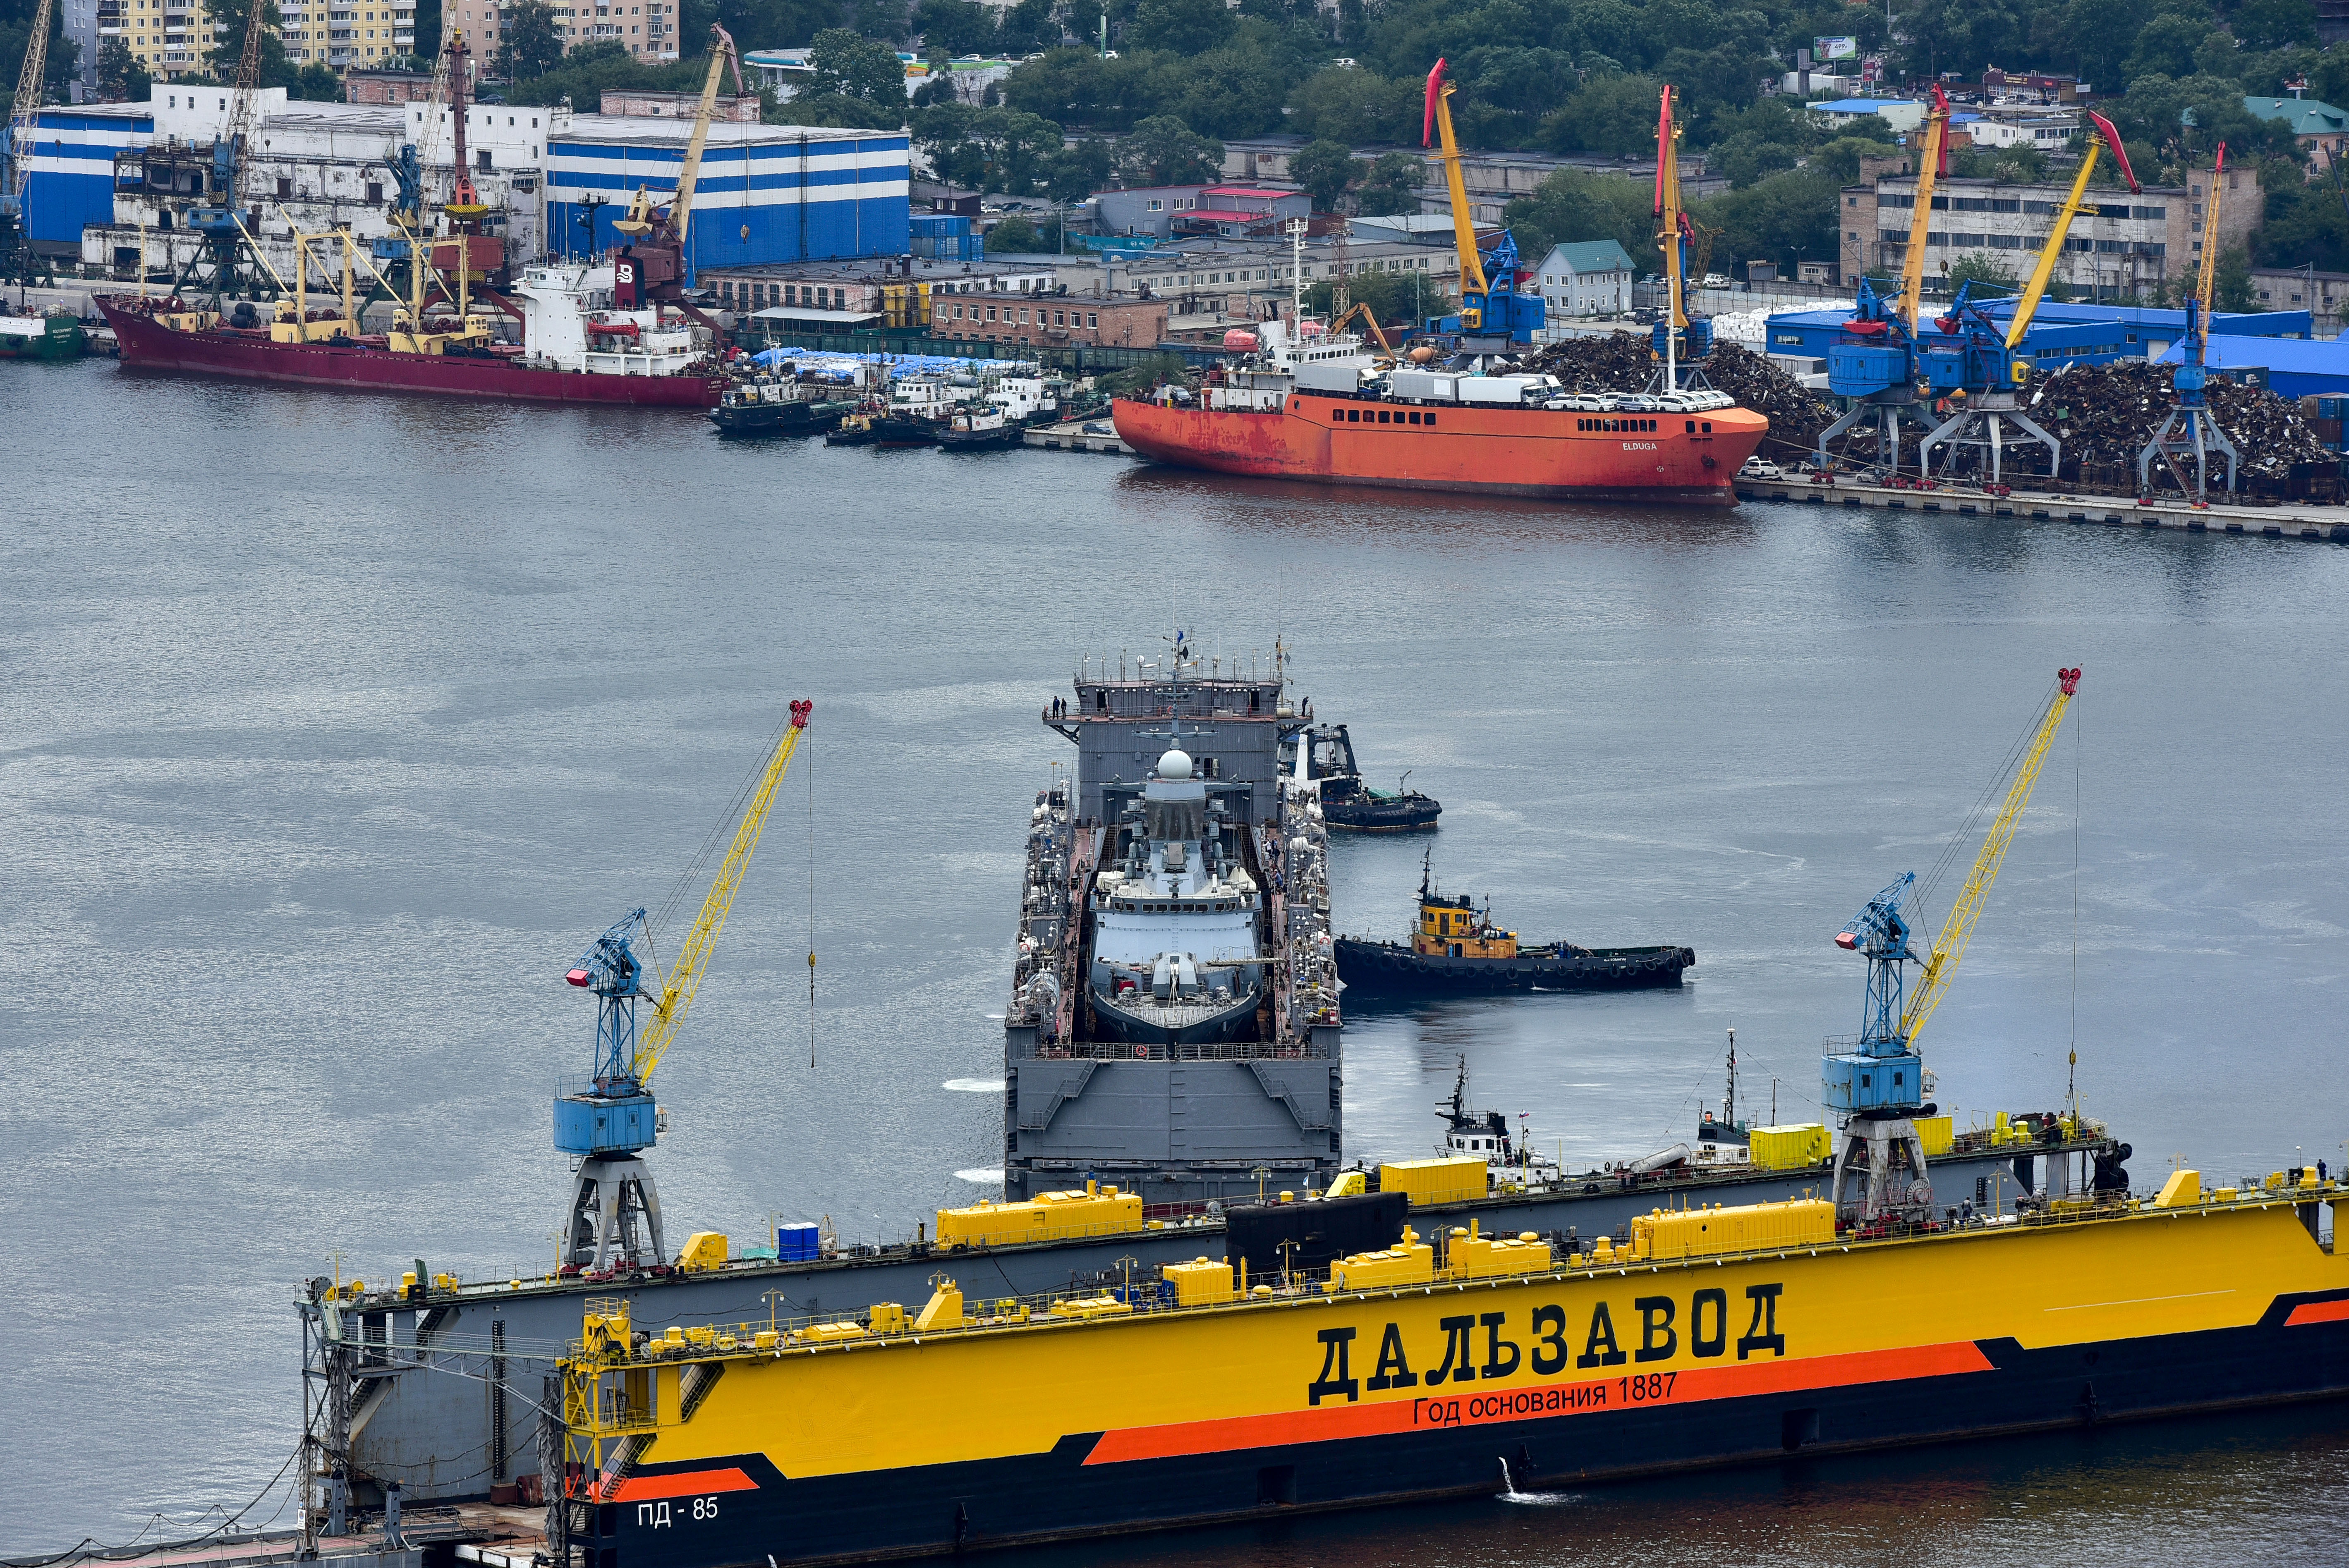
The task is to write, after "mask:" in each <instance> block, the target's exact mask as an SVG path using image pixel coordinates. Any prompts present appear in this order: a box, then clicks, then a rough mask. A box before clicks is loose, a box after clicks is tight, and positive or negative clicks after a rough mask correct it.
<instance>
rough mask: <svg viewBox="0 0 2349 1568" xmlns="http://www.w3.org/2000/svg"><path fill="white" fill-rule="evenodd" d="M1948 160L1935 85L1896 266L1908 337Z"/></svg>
mask: <svg viewBox="0 0 2349 1568" xmlns="http://www.w3.org/2000/svg"><path fill="white" fill-rule="evenodd" d="M1949 160H1950V95H1949V94H1947V93H1945V92H1943V91H1942V90H1941V89H1940V87H1939V86H1936V87H1935V88H1933V108H1932V112H1931V113H1930V114H1928V115H1927V116H1926V118H1925V139H1924V141H1923V143H1922V144H1921V146H1920V149H1919V150H1918V154H1917V195H1916V203H1917V208H1916V211H1913V212H1911V213H1910V214H1909V250H1908V253H1907V254H1906V255H1904V256H1903V257H1902V258H1901V263H1900V305H1899V309H1900V319H1901V321H1902V322H1903V323H1905V324H1906V325H1908V328H1909V336H1911V337H1914V336H1916V335H1917V316H1918V314H1919V312H1920V310H1921V309H1922V308H1923V305H1924V300H1925V241H1926V239H1927V238H1928V237H1929V234H1930V231H1931V229H1932V226H1933V181H1936V180H1938V179H1940V177H1941V176H1942V175H1943V174H1946V173H1947V172H1949V170H1948V167H1947V166H1948V163H1949Z"/></svg>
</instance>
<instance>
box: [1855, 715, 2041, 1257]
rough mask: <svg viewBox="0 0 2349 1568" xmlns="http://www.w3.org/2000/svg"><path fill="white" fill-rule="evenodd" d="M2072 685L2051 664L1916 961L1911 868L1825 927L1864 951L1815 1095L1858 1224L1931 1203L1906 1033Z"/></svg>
mask: <svg viewBox="0 0 2349 1568" xmlns="http://www.w3.org/2000/svg"><path fill="white" fill-rule="evenodd" d="M2079 689H2080V672H2079V671H2078V670H2077V669H2062V670H2057V671H2056V672H2055V689H2054V692H2053V693H2051V694H2050V695H2049V696H2048V698H2047V705H2046V707H2044V708H2042V709H2041V710H2040V713H2039V717H2038V718H2037V720H2036V721H2035V723H2036V727H2035V729H2034V731H2033V734H2032V737H2031V740H2030V743H2029V744H2028V745H2027V746H2026V747H2025V748H2023V750H2022V753H2021V756H2020V758H2019V759H2018V760H2017V761H2016V763H2015V765H2014V777H2013V780H2012V781H2011V782H2010V783H2009V784H2008V785H2007V789H2006V799H2005V800H2004V802H2003V803H2002V805H2001V806H2000V807H1999V810H1998V815H1997V816H1996V817H1995V818H1993V819H1992V821H1991V825H1990V830H1989V832H1987V833H1986V834H1984V835H1983V837H1982V849H1981V851H1980V852H1979V853H1977V854H1976V855H1975V856H1974V863H1973V869H1972V870H1971V872H1968V873H1967V875H1966V882H1965V886H1964V887H1963V888H1961V889H1960V890H1959V892H1958V897H1957V901H1956V902H1955V903H1952V904H1951V905H1950V913H1949V917H1948V919H1946V920H1945V921H1943V922H1942V923H1941V934H1940V936H1939V937H1938V938H1936V939H1935V941H1934V943H1933V950H1932V953H1931V954H1930V956H1927V957H1925V958H1921V959H1920V958H1919V957H1918V955H1917V952H1916V949H1915V948H1913V947H1912V946H1910V945H1909V936H1910V927H1909V915H1908V912H1907V909H1906V905H1907V903H1908V900H1909V893H1910V891H1911V890H1912V889H1913V888H1914V887H1915V886H1916V882H1917V873H1916V872H1901V873H1900V875H1899V877H1898V878H1897V879H1896V880H1895V881H1894V882H1892V884H1891V885H1890V886H1889V887H1887V888H1886V889H1885V890H1884V891H1883V892H1879V893H1878V894H1877V895H1876V896H1875V897H1874V898H1872V899H1869V900H1868V903H1867V904H1866V905H1865V906H1864V907H1862V908H1861V910H1860V912H1859V913H1857V914H1856V915H1854V916H1852V917H1851V921H1850V923H1849V924H1848V925H1847V927H1846V928H1845V929H1844V930H1843V931H1842V932H1840V933H1838V934H1837V936H1836V945H1837V947H1840V948H1842V949H1844V950H1845V951H1846V952H1848V953H1861V954H1866V955H1867V957H1868V1000H1867V1003H1866V1006H1864V1008H1863V1009H1862V1011H1861V1014H1860V1031H1859V1037H1858V1038H1857V1039H1853V1038H1851V1037H1848V1036H1847V1037H1843V1038H1841V1039H1832V1038H1831V1039H1829V1040H1828V1041H1827V1049H1826V1060H1825V1061H1824V1063H1823V1064H1822V1067H1821V1072H1820V1078H1821V1083H1822V1087H1823V1089H1824V1092H1823V1093H1822V1094H1821V1095H1820V1097H1819V1103H1820V1104H1821V1105H1822V1106H1824V1107H1825V1108H1826V1110H1827V1111H1828V1112H1829V1113H1830V1114H1833V1115H1837V1116H1840V1117H1842V1118H1843V1119H1844V1128H1843V1137H1842V1139H1841V1140H1839V1141H1838V1144H1837V1150H1836V1163H1835V1187H1834V1190H1833V1196H1834V1201H1835V1205H1836V1210H1837V1212H1838V1213H1840V1212H1842V1210H1843V1201H1844V1185H1845V1182H1846V1180H1847V1178H1849V1177H1850V1176H1852V1175H1853V1174H1854V1173H1855V1172H1857V1173H1860V1174H1862V1175H1864V1176H1865V1178H1866V1181H1867V1191H1866V1193H1865V1194H1864V1195H1863V1196H1862V1198H1861V1200H1860V1202H1859V1204H1858V1210H1859V1218H1860V1220H1861V1222H1863V1223H1865V1222H1871V1221H1876V1220H1880V1219H1885V1218H1888V1217H1890V1216H1893V1215H1897V1214H1901V1213H1912V1214H1913V1213H1921V1212H1925V1211H1927V1210H1929V1209H1930V1207H1931V1205H1932V1202H1933V1188H1932V1184H1931V1182H1930V1181H1928V1180H1927V1179H1926V1175H1925V1145H1924V1140H1923V1139H1922V1138H1920V1136H1919V1134H1918V1131H1917V1118H1919V1117H1920V1116H1931V1115H1932V1114H1933V1104H1932V1102H1931V1101H1930V1100H1929V1099H1926V1098H1925V1097H1926V1095H1927V1094H1928V1093H1929V1092H1930V1090H1931V1087H1932V1086H1931V1083H1930V1080H1929V1079H1928V1078H1927V1076H1926V1072H1925V1058H1924V1057H1923V1055H1922V1054H1921V1053H1920V1052H1919V1051H1918V1049H1917V1037H1918V1035H1919V1034H1920V1033H1921V1032H1922V1031H1923V1030H1924V1027H1925V1021H1926V1020H1927V1019H1928V1018H1930V1017H1931V1016H1932V1014H1933V1009H1934V1008H1935V1007H1937V1006H1940V1001H1941V997H1942V996H1943V995H1945V994H1947V992H1948V990H1949V985H1950V980H1951V976H1952V975H1955V974H1956V973H1957V969H1958V964H1959V961H1960V960H1961V959H1962V958H1963V957H1964V956H1965V951H1966V944H1967V942H1968V941H1969V940H1970V939H1971V937H1972V935H1973V930H1974V923H1975V922H1976V921H1977V920H1980V919H1981V918H1982V904H1983V903H1984V902H1985V901H1986V900H1987V899H1988V898H1989V897H1990V890H1991V886H1992V883H1994V882H1997V881H1998V871H1999V867H2000V866H2002V864H2004V863H2005V861H2006V848H2007V845H2008V844H2009V843H2011V842H2012V841H2013V839H2014V828H2015V824H2016V822H2017V821H2019V820H2021V818H2022V816H2023V807H2024V806H2025V805H2026V804H2028V803H2029V801H2030V799H2031V788H2032V786H2033V784H2035V783H2037V782H2038V781H2039V769H2040V768H2041V766H2042V765H2043V764H2044V763H2045V762H2046V760H2047V748H2048V747H2049V746H2050V745H2052V744H2053V743H2054V739H2055V731H2056V729H2057V728H2058V727H2060V726H2061V725H2062V724H2063V722H2064V709H2065V708H2066V707H2070V706H2071V701H2072V697H2073V695H2074V694H2075V693H2076V692H2077V691H2078V690H2079ZM1908 964H1922V965H1924V973H1923V974H1922V975H1920V976H1919V977H1918V981H1917V986H1916V989H1915V990H1914V991H1912V992H1909V993H1908V994H1907V995H1906V996H1905V997H1904V995H1903V994H1902V993H1903V988H1904V984H1905V978H1906V975H1907V971H1906V970H1905V969H1904V968H1903V967H1902V965H1908Z"/></svg>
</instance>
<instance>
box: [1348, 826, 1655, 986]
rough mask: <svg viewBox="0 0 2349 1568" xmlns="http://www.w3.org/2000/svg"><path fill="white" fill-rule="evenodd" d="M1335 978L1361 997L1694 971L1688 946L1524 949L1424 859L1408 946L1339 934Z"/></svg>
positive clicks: (1639, 982)
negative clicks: (1449, 889) (1444, 888)
mask: <svg viewBox="0 0 2349 1568" xmlns="http://www.w3.org/2000/svg"><path fill="white" fill-rule="evenodd" d="M1335 947H1336V951H1337V957H1338V976H1339V978H1340V981H1342V982H1343V983H1344V985H1346V987H1347V989H1348V990H1350V991H1354V992H1358V993H1359V994H1360V995H1364V996H1374V995H1385V996H1447V995H1472V994H1478V993H1489V992H1496V991H1633V990H1644V989H1649V988H1651V987H1659V986H1666V985H1679V984H1680V983H1681V974H1682V971H1683V970H1686V969H1690V968H1692V967H1694V966H1695V964H1696V950H1695V949H1693V948H1689V947H1577V946H1576V945H1574V944H1572V943H1570V942H1551V943H1546V944H1542V945H1540V946H1537V947H1527V946H1526V945H1524V944H1522V943H1520V942H1519V941H1518V940H1517V934H1516V932H1514V931H1506V930H1504V929H1502V928H1501V927H1499V926H1497V925H1495V924H1494V923H1493V910H1492V903H1491V901H1490V900H1487V901H1486V903H1485V907H1484V908H1483V909H1482V910H1479V909H1478V908H1477V907H1476V905H1475V901H1474V900H1473V899H1470V898H1469V897H1467V896H1466V895H1465V894H1462V893H1454V894H1446V893H1443V892H1438V891H1437V890H1436V888H1435V884H1434V879H1433V872H1432V871H1431V869H1430V866H1429V862H1428V861H1427V860H1426V859H1425V858H1423V859H1422V860H1421V862H1420V873H1419V925H1418V928H1417V929H1416V930H1415V931H1413V934H1412V939H1411V942H1410V944H1408V945H1406V944H1402V943H1399V942H1374V941H1372V940H1371V939H1370V938H1368V937H1361V936H1340V937H1338V938H1337V939H1336V941H1335Z"/></svg>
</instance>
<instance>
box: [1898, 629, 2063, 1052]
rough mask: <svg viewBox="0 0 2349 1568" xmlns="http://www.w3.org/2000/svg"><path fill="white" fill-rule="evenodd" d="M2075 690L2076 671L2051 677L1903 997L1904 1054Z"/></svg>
mask: <svg viewBox="0 0 2349 1568" xmlns="http://www.w3.org/2000/svg"><path fill="white" fill-rule="evenodd" d="M2079 689H2080V672H2079V671H2078V670H2076V669H2069V670H2058V671H2056V672H2055V695H2054V696H2051V697H2049V698H2048V699H2047V709H2046V711H2045V712H2044V714H2042V715H2041V716H2040V719H2039V731H2038V733H2037V734H2035V735H2033V737H2032V738H2031V746H2030V748H2029V749H2028V750H2026V751H2025V752H2024V753H2023V760H2022V762H2021V763H2020V764H2018V765H2017V766H2016V768H2015V770H2014V781H2013V783H2012V784H2010V785H2008V786H2007V790H2006V801H2005V803H2004V804H2003V805H2002V806H2000V807H1999V809H1998V816H1997V817H1996V818H1995V819H1994V820H1992V822H1991V825H1990V831H1989V832H1988V833H1987V834H1986V835H1984V836H1983V839H1982V852H1981V853H1979V854H1977V855H1976V856H1975V857H1974V865H1973V870H1972V871H1971V872H1967V873H1966V885H1965V886H1964V887H1963V888H1961V889H1960V890H1959V892H1958V898H1957V902H1956V903H1952V904H1951V906H1950V914H1949V918H1948V919H1946V920H1944V921H1943V922H1942V923H1941V934H1940V936H1939V937H1937V938H1935V939H1934V942H1933V953H1932V956H1931V957H1930V958H1928V959H1926V960H1925V973H1924V974H1923V975H1920V977H1919V978H1918V981H1917V988H1916V990H1914V991H1912V992H1910V993H1909V1011H1908V1013H1907V1015H1906V1016H1903V1017H1902V1018H1901V1020H1900V1036H1901V1038H1903V1039H1904V1040H1906V1041H1907V1042H1908V1043H1909V1049H1910V1050H1912V1051H1913V1050H1915V1049H1916V1048H1917V1036H1918V1033H1919V1031H1920V1030H1921V1029H1923V1028H1924V1026H1925V1020H1926V1019H1928V1018H1930V1017H1931V1016H1933V1009H1934V1008H1935V1007H1937V1006H1940V1002H1941V996H1942V994H1943V993H1944V992H1946V991H1947V990H1948V989H1949V988H1950V977H1951V975H1955V974H1956V973H1957V971H1958V963H1959V961H1960V960H1961V959H1962V958H1964V957H1965V955H1966V942H1967V940H1968V939H1969V938H1970V937H1971V936H1972V935H1973V934H1974V922H1975V921H1977V920H1979V919H1981V918H1982V903H1983V902H1984V901H1985V900H1987V899H1988V898H1989V897H1990V890H1991V884H1992V882H1996V881H1998V869H1999V867H2000V866H2001V865H2002V864H2003V863H2004V862H2005V861H2006V847H2007V845H2008V843H2009V842H2011V841H2013V838H2014V825H2015V823H2016V821H2017V820H2020V819H2021V818H2022V816H2023V807H2024V806H2025V805H2027V804H2028V803H2029V802H2030V799H2031V787H2032V786H2033V784H2036V783H2037V782H2038V781H2039V769H2040V766H2041V764H2043V763H2044V762H2045V761H2046V760H2047V748H2048V747H2049V746H2050V745H2051V744H2052V743H2053V742H2054V739H2055V731H2056V729H2057V728H2058V727H2061V726H2062V724H2063V722H2064V709H2065V708H2066V707H2070V706H2071V702H2072V695H2073V694H2074V693H2075V692H2076V691H2078V690H2079Z"/></svg>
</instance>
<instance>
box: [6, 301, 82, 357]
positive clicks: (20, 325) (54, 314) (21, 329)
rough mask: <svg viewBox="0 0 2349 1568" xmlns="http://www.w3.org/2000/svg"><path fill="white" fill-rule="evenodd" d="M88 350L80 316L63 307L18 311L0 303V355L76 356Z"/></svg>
mask: <svg viewBox="0 0 2349 1568" xmlns="http://www.w3.org/2000/svg"><path fill="white" fill-rule="evenodd" d="M88 351H89V334H88V332H87V331H86V330H84V328H83V326H82V324H81V318H80V317H78V316H76V315H71V314H69V313H67V312H65V311H51V312H48V313H47V314H39V315H17V314H16V313H14V312H12V311H10V310H8V309H7V308H6V307H5V305H0V359H52V360H65V359H79V358H80V357H81V356H83V355H84V354H87V353H88Z"/></svg>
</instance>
